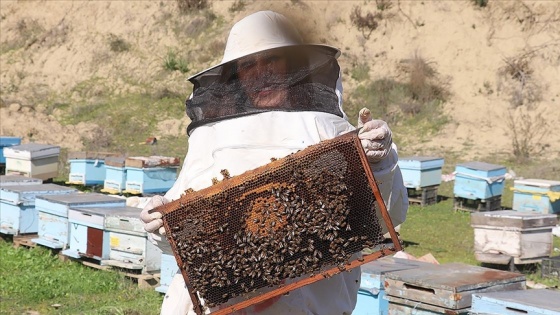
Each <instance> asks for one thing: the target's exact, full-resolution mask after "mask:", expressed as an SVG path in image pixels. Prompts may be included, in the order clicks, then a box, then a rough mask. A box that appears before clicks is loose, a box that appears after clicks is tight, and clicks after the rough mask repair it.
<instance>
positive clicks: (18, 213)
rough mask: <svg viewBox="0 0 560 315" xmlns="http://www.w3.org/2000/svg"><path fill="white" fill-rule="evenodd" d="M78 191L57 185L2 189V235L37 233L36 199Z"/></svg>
mask: <svg viewBox="0 0 560 315" xmlns="http://www.w3.org/2000/svg"><path fill="white" fill-rule="evenodd" d="M75 191H76V189H74V188H69V187H64V186H59V185H55V184H41V185H17V186H2V187H0V233H3V234H13V235H18V234H27V233H37V229H38V226H39V215H38V213H37V209H35V198H36V197H37V196H41V195H62V194H69V193H73V192H75Z"/></svg>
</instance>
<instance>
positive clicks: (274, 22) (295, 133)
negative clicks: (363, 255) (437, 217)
mask: <svg viewBox="0 0 560 315" xmlns="http://www.w3.org/2000/svg"><path fill="white" fill-rule="evenodd" d="M339 55H340V51H339V50H338V49H336V48H333V47H330V46H326V45H311V44H304V43H303V42H302V40H301V38H300V36H299V33H298V32H297V30H296V28H295V27H294V26H293V24H291V23H290V21H288V19H287V18H285V17H284V16H283V15H280V14H278V13H275V12H271V11H262V12H257V13H254V14H251V15H249V16H247V17H245V18H244V19H242V20H241V21H239V22H237V23H236V24H235V25H234V26H233V27H232V29H231V31H230V34H229V37H228V40H227V44H226V48H225V52H224V57H223V59H222V62H221V63H220V64H218V65H216V66H214V67H212V68H210V69H207V70H205V71H202V72H200V73H198V74H196V75H194V76H192V77H191V78H189V80H190V82H192V83H193V85H194V89H193V94H192V95H191V97H190V98H189V99H188V100H187V114H188V116H189V118H190V119H191V120H192V122H191V124H190V125H189V127H188V129H187V132H188V134H189V136H190V137H189V151H188V153H187V156H186V158H185V161H184V164H183V168H182V170H181V173H180V174H179V177H178V179H177V182H176V183H175V185H174V186H173V187H172V188H171V190H170V191H169V192H168V193H167V194H166V195H165V196H164V197H159V196H156V197H154V198H152V199H151V200H150V201H149V202H148V204H147V205H146V206H145V207H144V210H143V211H142V213H141V218H142V220H143V221H144V223H145V229H146V231H148V232H149V233H150V237H151V238H152V239H153V240H154V241H155V242H157V244H158V246H159V247H160V248H162V250H163V251H164V252H167V253H171V250H170V247H169V244H168V243H167V241H166V239H165V237H164V235H163V234H164V233H165V231H164V229H163V227H162V220H161V214H159V213H157V212H155V213H151V214H150V213H148V210H151V209H152V208H154V207H157V206H159V205H162V204H164V203H166V202H169V201H170V200H175V199H178V198H179V197H180V196H181V194H182V193H183V192H184V191H185V190H187V189H189V188H191V189H194V190H200V189H203V188H205V187H208V186H210V185H211V184H212V178H218V179H221V178H222V175H221V174H220V171H221V170H223V169H227V170H228V171H229V173H230V174H231V175H232V176H235V175H239V174H241V173H243V172H245V171H247V170H251V169H254V168H257V167H259V166H262V165H264V164H267V163H269V162H270V159H271V158H280V157H284V156H286V155H288V154H291V153H294V152H296V151H298V150H301V149H304V148H306V147H308V146H310V145H312V144H316V143H318V142H320V141H322V140H325V139H331V138H334V137H336V136H338V135H342V134H344V133H347V132H349V131H352V130H354V129H355V128H354V127H353V126H352V125H351V124H350V123H349V122H348V121H347V119H346V115H345V114H344V112H343V110H342V85H341V81H340V67H339V65H338V62H337V57H338V56H339ZM360 114H361V115H360V124H361V125H363V127H362V129H361V130H360V132H359V138H360V139H361V141H362V146H363V148H364V150H365V152H366V155H367V158H368V160H369V162H370V165H371V169H372V170H373V172H374V174H375V177H376V179H377V181H378V182H379V188H380V190H381V193H382V195H383V198H384V200H385V202H386V205H387V209H388V210H389V213H390V215H391V218H392V220H393V224H394V225H395V226H396V225H398V224H400V223H402V222H403V221H404V220H405V217H406V211H407V207H408V201H407V197H406V190H405V188H404V186H403V182H402V176H401V172H400V170H399V168H398V166H397V159H398V157H397V148H396V146H395V145H394V144H393V143H392V140H391V131H390V129H389V127H388V126H387V124H386V123H385V122H383V121H380V120H372V119H371V117H369V116H368V115H369V112H368V111H367V110H362V111H361V112H360ZM289 280H290V279H288V280H287V281H289ZM295 280H297V279H295ZM359 281H360V269H359V268H356V269H353V270H352V271H351V272H344V273H341V274H338V275H336V276H333V277H331V278H329V279H325V280H321V281H318V282H316V283H313V284H311V285H308V286H305V287H302V288H300V289H297V290H294V291H292V292H291V293H290V294H289V295H287V296H280V297H276V298H273V299H270V300H267V301H264V302H262V303H260V304H257V305H253V306H251V307H248V308H246V309H243V310H241V311H240V314H321V315H323V314H351V313H352V310H353V309H354V306H355V304H356V299H357V292H358V288H359ZM161 314H166V315H168V314H181V315H183V314H189V315H190V314H194V311H193V307H192V302H191V299H190V296H189V294H188V291H187V288H186V286H185V283H184V281H183V278H182V276H181V274H177V275H175V277H174V278H173V281H172V283H171V285H170V286H169V288H168V291H167V294H166V295H165V298H164V301H163V305H162V309H161Z"/></svg>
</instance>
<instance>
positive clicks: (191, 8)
mask: <svg viewBox="0 0 560 315" xmlns="http://www.w3.org/2000/svg"><path fill="white" fill-rule="evenodd" d="M176 1H177V8H179V12H181V13H182V14H189V13H193V12H196V11H200V10H204V9H207V8H208V6H209V1H208V0H176Z"/></svg>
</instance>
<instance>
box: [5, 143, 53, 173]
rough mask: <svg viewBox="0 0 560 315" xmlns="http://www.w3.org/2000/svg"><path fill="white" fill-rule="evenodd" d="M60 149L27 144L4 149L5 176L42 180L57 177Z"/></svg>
mask: <svg viewBox="0 0 560 315" xmlns="http://www.w3.org/2000/svg"><path fill="white" fill-rule="evenodd" d="M59 154H60V147H58V146H53V145H47V144H38V143H28V144H22V145H17V146H12V147H6V148H4V156H5V157H6V175H11V174H20V175H24V176H28V177H36V178H40V179H42V180H47V179H51V178H55V177H56V176H57V175H58V156H59Z"/></svg>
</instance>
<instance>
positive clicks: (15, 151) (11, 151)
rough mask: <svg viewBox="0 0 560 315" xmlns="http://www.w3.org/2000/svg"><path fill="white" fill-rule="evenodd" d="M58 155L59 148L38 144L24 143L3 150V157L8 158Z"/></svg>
mask: <svg viewBox="0 0 560 315" xmlns="http://www.w3.org/2000/svg"><path fill="white" fill-rule="evenodd" d="M59 154H60V147H59V146H54V145H49V144H40V143H26V144H21V145H15V146H11V147H5V148H4V156H6V157H8V158H12V157H13V158H21V157H25V158H36V157H50V156H57V155H59Z"/></svg>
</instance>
